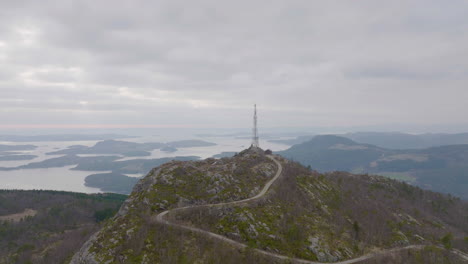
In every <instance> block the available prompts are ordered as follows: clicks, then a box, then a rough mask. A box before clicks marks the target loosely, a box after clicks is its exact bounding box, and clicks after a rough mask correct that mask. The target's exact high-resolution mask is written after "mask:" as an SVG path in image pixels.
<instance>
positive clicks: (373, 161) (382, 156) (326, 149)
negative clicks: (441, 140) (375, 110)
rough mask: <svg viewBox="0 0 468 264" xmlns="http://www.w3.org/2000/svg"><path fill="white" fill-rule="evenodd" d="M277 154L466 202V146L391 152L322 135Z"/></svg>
mask: <svg viewBox="0 0 468 264" xmlns="http://www.w3.org/2000/svg"><path fill="white" fill-rule="evenodd" d="M278 154H280V155H282V156H284V157H286V158H289V159H292V160H295V161H298V162H300V163H302V164H304V165H305V166H310V167H311V168H312V169H315V170H318V171H320V172H328V171H349V172H354V173H372V174H379V175H384V176H387V177H391V178H396V179H399V180H404V181H406V182H409V183H412V184H414V185H417V186H421V187H423V188H426V189H431V190H435V191H439V192H444V193H451V194H453V195H457V196H459V197H462V198H464V199H468V192H467V191H466V190H468V145H451V146H441V147H433V148H427V149H412V150H392V149H385V148H381V147H377V146H375V145H370V144H361V143H357V142H355V141H352V140H351V139H348V138H344V137H338V136H333V135H325V136H316V137H314V138H313V139H312V140H310V141H307V142H304V143H302V144H297V145H294V146H292V147H291V148H289V149H287V150H284V151H280V152H278Z"/></svg>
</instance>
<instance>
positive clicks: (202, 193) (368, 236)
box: [72, 151, 468, 263]
mask: <svg viewBox="0 0 468 264" xmlns="http://www.w3.org/2000/svg"><path fill="white" fill-rule="evenodd" d="M276 159H278V161H279V162H280V163H281V164H282V166H283V167H284V170H283V172H284V175H283V177H281V178H279V179H278V182H277V183H275V184H273V185H272V188H271V191H268V192H267V193H266V195H265V196H264V197H261V198H259V199H258V200H255V201H254V200H251V202H249V203H248V204H246V205H242V206H240V205H239V206H235V208H231V206H219V208H218V207H212V206H207V207H206V208H205V209H206V210H205V209H203V208H201V207H197V208H195V207H193V208H190V210H186V211H181V210H176V211H177V213H176V214H170V215H169V216H168V217H169V218H170V219H171V220H170V221H171V222H173V221H177V222H178V223H183V225H187V224H188V225H189V226H194V227H197V228H199V229H203V230H206V231H207V232H208V231H209V232H211V233H214V234H219V235H221V236H223V237H227V238H229V239H231V240H234V241H237V242H239V243H242V244H245V245H247V247H245V248H244V249H241V250H240V251H239V250H233V249H232V248H231V247H230V246H229V244H226V243H224V242H222V243H219V242H218V243H217V242H216V241H215V240H213V239H210V238H208V237H206V236H204V235H203V234H197V233H196V232H193V230H192V231H184V230H181V229H180V228H168V227H167V226H166V225H165V224H164V223H161V222H154V221H152V220H151V219H154V217H156V215H160V214H161V213H163V212H165V211H167V210H169V209H174V208H180V207H186V206H199V205H204V204H205V205H208V204H213V203H219V202H222V203H230V202H234V203H236V202H235V201H239V200H242V199H247V198H248V197H254V196H255V195H258V193H259V190H260V189H259V186H264V185H265V183H266V182H267V181H268V180H271V179H272V178H273V176H274V173H275V172H276V171H277V170H276V169H275V168H274V164H273V163H270V162H268V158H266V157H265V155H264V154H262V153H252V152H248V151H247V152H245V151H244V152H241V153H239V154H238V155H236V156H235V157H233V158H223V159H219V160H216V159H206V160H203V161H188V162H171V163H166V164H164V165H161V166H160V167H157V168H155V169H153V170H152V171H151V172H150V173H149V174H148V175H147V176H146V177H145V178H143V179H142V180H140V182H139V183H138V184H137V185H136V186H135V187H134V190H133V192H132V194H131V195H130V197H129V199H127V201H126V202H125V203H124V204H123V205H122V207H121V209H120V210H119V213H118V214H117V215H116V216H115V217H114V218H113V219H112V220H111V221H109V222H108V223H107V224H106V226H105V227H104V228H103V229H101V231H99V232H98V233H97V234H95V235H94V236H93V239H91V240H88V242H87V243H86V244H85V245H84V246H83V247H82V249H81V250H80V252H79V253H78V254H76V255H75V256H74V258H73V261H72V263H101V262H125V263H154V262H163V263H179V262H182V263H193V262H197V261H201V262H212V263H220V260H221V259H223V261H224V262H223V263H239V261H241V262H243V263H284V261H285V260H284V259H282V258H275V257H272V256H271V255H275V254H276V255H285V254H284V252H289V253H288V254H286V255H287V256H288V257H293V258H298V259H305V260H307V261H311V262H310V263H313V261H322V262H323V261H332V262H336V261H346V259H348V260H349V259H353V258H355V259H357V260H359V261H364V262H362V263H367V262H365V261H367V259H361V258H360V256H364V255H366V254H369V253H371V254H373V253H372V252H373V251H372V248H374V247H376V246H377V247H380V248H383V249H385V250H390V249H392V248H397V247H401V248H402V251H405V250H415V252H416V253H417V254H419V255H421V254H426V253H427V254H429V255H431V256H432V255H434V256H435V257H434V258H433V259H434V260H439V259H440V257H441V256H440V253H438V252H439V251H438V250H434V249H433V248H431V245H436V246H437V245H438V244H439V243H440V241H439V238H440V237H443V236H444V235H446V232H450V231H451V232H453V233H454V234H456V238H454V241H453V243H454V245H456V247H457V248H460V249H462V250H466V248H465V247H466V245H465V246H463V242H460V241H463V236H466V232H468V230H466V226H465V227H464V226H463V224H460V221H463V220H460V219H463V217H466V215H465V216H464V214H466V212H467V211H468V210H467V209H468V207H467V204H466V202H463V201H461V200H459V199H458V200H457V199H454V198H452V197H448V196H443V195H440V194H434V193H431V192H427V191H423V190H421V189H418V188H416V187H412V186H409V185H407V184H404V183H400V182H397V181H393V180H389V179H385V178H382V177H378V176H366V175H361V176H360V175H351V174H349V175H348V174H343V173H341V174H340V173H334V174H320V173H318V172H313V171H310V170H308V169H306V168H304V167H302V166H301V165H299V164H297V163H294V162H291V161H287V160H285V159H283V158H281V157H277V158H276ZM252 181H253V182H252ZM249 182H250V183H249ZM188 183H190V184H188ZM247 183H249V184H247ZM369 196H372V197H373V198H371V197H369ZM392 197H398V199H397V200H394V198H392ZM427 199H429V200H432V201H434V202H435V204H434V205H431V204H430V203H429V204H428V203H427V202H426V200H427ZM346 208H355V209H354V210H353V211H347V209H346ZM377 208H379V210H382V209H384V208H387V209H385V210H384V211H382V212H380V213H378V214H377V211H376V212H374V213H373V210H376V209H377ZM416 208H419V210H420V212H419V213H418V214H415V211H414V210H415V209H416ZM461 208H464V209H462V210H461ZM369 210H370V211H369ZM437 210H439V211H440V210H443V211H445V213H441V212H439V211H437ZM365 212H367V213H365ZM445 214H447V215H445ZM300 215H302V216H301V217H299V216H300ZM448 216H449V217H448ZM296 217H299V218H298V219H296ZM304 217H305V218H304ZM268 219H270V220H268ZM353 219H355V220H353ZM383 219H387V224H385V225H383V226H381V225H376V223H381V222H382V220H383ZM166 220H167V219H166ZM168 221H169V220H168ZM384 222H385V221H384ZM416 222H417V223H419V225H418V224H415V223H416ZM436 223H437V224H436ZM462 223H463V222H462ZM435 226H443V227H444V228H443V229H440V228H437V227H435ZM298 228H301V230H302V231H301V232H298V230H299V229H298ZM340 230H341V231H340ZM381 232H383V233H381ZM331 234H333V235H331ZM379 234H380V235H379ZM382 234H385V235H382ZM460 236H461V237H460ZM421 239H422V240H421ZM288 241H290V242H288ZM294 241H295V242H294ZM181 242H183V243H181ZM290 243H291V244H290ZM451 243H452V242H451ZM460 243H461V244H460ZM412 244H422V245H423V246H421V248H414V249H411V248H407V246H409V245H412ZM251 249H254V250H253V251H252V250H251ZM257 249H258V250H260V251H262V250H263V251H267V252H270V253H271V254H270V255H261V254H260V255H259V254H258V252H257ZM285 250H286V251H285ZM441 250H442V251H441V252H445V251H444V249H441ZM171 252H172V253H171ZM176 252H177V253H176ZM392 252H393V251H392ZM398 252H400V251H398ZM418 252H419V253H418ZM447 252H449V251H447ZM291 254H292V255H291ZM395 254H396V255H398V254H399V253H395ZM223 256H226V258H224V257H223ZM227 256H229V258H227ZM398 256H399V255H398ZM398 256H396V257H392V260H393V261H394V260H396V259H397V257H398ZM288 257H286V258H288ZM400 257H401V256H400ZM423 259H426V258H425V257H423ZM450 259H453V260H454V263H462V262H457V261H459V259H458V258H457V256H454V254H450ZM286 261H288V260H286ZM343 263H351V262H343ZM382 263H384V262H382ZM387 263H392V262H387ZM430 263H438V262H430Z"/></svg>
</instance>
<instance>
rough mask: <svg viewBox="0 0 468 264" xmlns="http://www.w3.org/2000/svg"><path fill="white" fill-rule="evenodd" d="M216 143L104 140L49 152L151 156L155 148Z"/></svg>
mask: <svg viewBox="0 0 468 264" xmlns="http://www.w3.org/2000/svg"><path fill="white" fill-rule="evenodd" d="M215 145H216V144H215V143H211V142H206V141H203V140H181V141H173V142H168V143H160V142H152V143H135V142H127V141H118V140H104V141H100V142H98V143H96V145H94V146H92V147H87V146H80V145H74V146H71V147H68V148H66V149H63V150H58V151H53V152H49V153H47V154H48V155H78V154H111V155H122V156H127V157H143V156H150V155H151V152H150V151H153V150H155V149H161V151H165V152H175V151H177V148H192V147H210V146H215Z"/></svg>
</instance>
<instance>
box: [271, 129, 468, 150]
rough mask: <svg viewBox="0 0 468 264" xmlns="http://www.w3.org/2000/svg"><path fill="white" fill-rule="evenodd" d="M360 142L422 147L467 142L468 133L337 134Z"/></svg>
mask: <svg viewBox="0 0 468 264" xmlns="http://www.w3.org/2000/svg"><path fill="white" fill-rule="evenodd" d="M336 136H340V137H345V138H349V139H351V140H353V141H356V142H359V143H362V144H372V145H375V146H378V147H381V148H387V149H424V148H430V147H438V146H444V145H460V144H468V133H459V134H442V133H433V134H419V135H414V134H407V133H400V132H355V133H346V134H337V135H336ZM313 138H314V136H313V135H310V136H299V137H297V138H293V139H281V140H269V141H270V142H274V143H280V144H285V145H290V146H292V145H296V144H301V143H304V142H307V141H309V140H311V139H313Z"/></svg>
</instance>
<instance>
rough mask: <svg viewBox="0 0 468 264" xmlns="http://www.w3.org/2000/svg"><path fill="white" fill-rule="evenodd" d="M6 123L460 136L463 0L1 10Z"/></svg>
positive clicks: (465, 58)
mask: <svg viewBox="0 0 468 264" xmlns="http://www.w3.org/2000/svg"><path fill="white" fill-rule="evenodd" d="M0 92H1V95H0V105H1V108H0V128H15V127H16V128H17V127H23V128H25V127H74V128H79V127H94V126H96V127H101V126H102V127H120V126H122V127H139V126H162V127H249V126H250V124H251V114H252V106H253V104H254V103H257V105H258V108H259V124H260V125H261V126H262V127H307V126H316V127H333V126H339V127H358V126H362V127H365V126H368V127H372V126H385V127H387V128H389V129H392V130H402V129H404V128H405V127H408V126H412V127H417V126H420V127H427V126H439V127H443V126H445V125H446V126H447V127H448V126H451V127H454V126H457V125H460V127H463V126H465V127H468V126H466V125H467V124H468V119H467V117H468V1H465V0H450V1H440V0H421V1H412V0H409V1H408V0H394V1H376V0H359V1H350V0H343V1H331V0H326V1H325V0H323V1H313V0H304V1H295V0H287V1H286V0H284V1H276V0H266V1H255V0H249V1H239V0H237V1H220V0H213V1H178V0H170V1H159V0H156V1H135V0H131V1H115V0H112V1H103V0H99V1H96V0H93V1H85V0H80V1H67V0H57V1H48V0H41V1H35V0H34V1H21V0H12V1H9V0H1V2H0Z"/></svg>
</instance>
